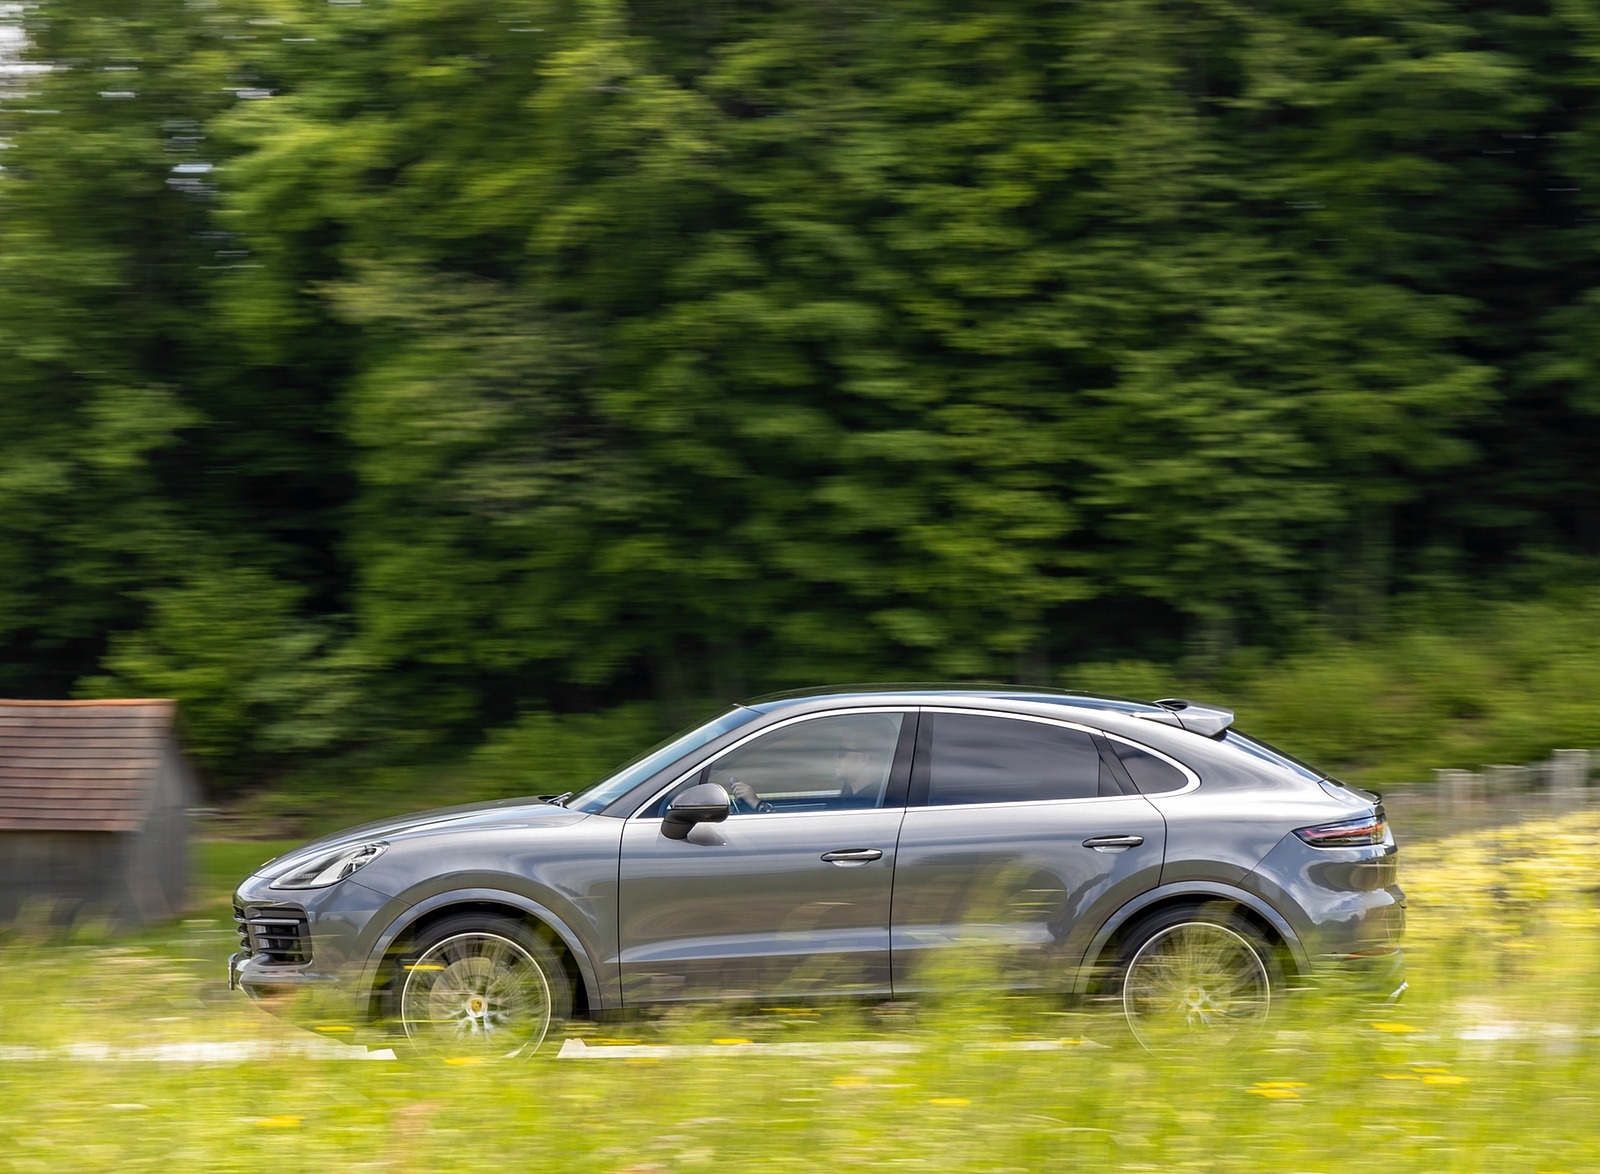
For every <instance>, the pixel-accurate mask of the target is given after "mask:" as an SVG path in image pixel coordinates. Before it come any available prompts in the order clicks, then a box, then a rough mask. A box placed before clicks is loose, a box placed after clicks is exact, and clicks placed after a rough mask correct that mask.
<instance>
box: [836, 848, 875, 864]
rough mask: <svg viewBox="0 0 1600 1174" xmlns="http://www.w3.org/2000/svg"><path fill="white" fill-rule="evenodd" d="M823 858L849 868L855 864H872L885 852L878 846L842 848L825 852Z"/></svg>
mask: <svg viewBox="0 0 1600 1174" xmlns="http://www.w3.org/2000/svg"><path fill="white" fill-rule="evenodd" d="M822 858H823V859H824V860H826V861H827V862H828V863H829V864H837V865H839V866H840V867H841V868H849V867H850V866H851V865H854V864H870V863H871V862H872V861H874V860H882V859H883V852H882V851H881V850H880V849H878V848H840V849H838V850H837V851H834V852H824V853H823V854H822Z"/></svg>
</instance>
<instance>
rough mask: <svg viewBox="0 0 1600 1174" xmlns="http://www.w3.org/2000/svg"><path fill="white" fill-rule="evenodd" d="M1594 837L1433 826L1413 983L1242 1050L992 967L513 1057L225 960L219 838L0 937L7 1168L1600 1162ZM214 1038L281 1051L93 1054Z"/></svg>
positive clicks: (227, 851)
mask: <svg viewBox="0 0 1600 1174" xmlns="http://www.w3.org/2000/svg"><path fill="white" fill-rule="evenodd" d="M1597 843H1600V815H1597V814H1585V815H1582V816H1574V817H1567V818H1565V819H1562V820H1559V821H1551V822H1546V823H1534V824H1525V825H1520V826H1518V827H1516V828H1512V829H1507V830H1504V831H1500V832H1495V833H1484V834H1479V835H1475V836H1470V837H1461V838H1457V839H1455V840H1449V841H1442V842H1436V843H1433V844H1430V845H1426V846H1424V847H1421V848H1417V849H1412V850H1408V851H1407V853H1406V857H1405V861H1406V863H1405V868H1404V872H1403V877H1402V879H1403V882H1404V883H1405V884H1406V887H1407V889H1408V891H1409V892H1410V894H1411V898H1412V902H1411V913H1412V926H1411V938H1410V949H1411V957H1412V967H1411V980H1412V984H1413V989H1412V992H1411V994H1410V996H1409V997H1408V1000H1407V1002H1406V1003H1405V1004H1403V1005H1401V1006H1400V1007H1396V1008H1390V1007H1382V1006H1372V1005H1368V1004H1363V1003H1361V1002H1360V1001H1358V1000H1356V999H1354V998H1353V997H1351V996H1340V995H1338V994H1330V995H1321V996H1303V997H1300V998H1299V999H1298V1000H1297V1001H1296V1005H1295V1006H1293V1007H1292V1008H1290V1009H1289V1011H1288V1012H1287V1013H1286V1014H1285V1015H1284V1016H1283V1017H1282V1019H1281V1020H1280V1022H1279V1024H1278V1026H1277V1028H1276V1030H1275V1031H1273V1032H1271V1033H1270V1034H1269V1035H1268V1036H1267V1037H1265V1038H1263V1039H1262V1040H1261V1041H1260V1042H1259V1043H1258V1044H1256V1045H1255V1046H1253V1047H1250V1048H1248V1049H1245V1050H1240V1051H1234V1052H1230V1053H1228V1054H1224V1055H1216V1054H1192V1055H1168V1056H1161V1057H1152V1056H1149V1055H1146V1054H1144V1053H1142V1052H1140V1051H1138V1050H1137V1049H1135V1048H1133V1047H1132V1046H1130V1045H1128V1044H1126V1043H1124V1042H1123V1040H1122V1038H1121V1035H1120V1032H1119V1030H1118V1028H1117V1025H1116V1023H1115V1021H1114V1020H1112V1019H1110V1018H1108V1017H1106V1016H1104V1015H1102V1014H1099V1013H1063V1012H1061V1011H1060V1010H1059V1009H1058V1008H1054V1007H1052V1006H1050V1005H1044V1004H1040V1003H1038V1002H1034V1001H1025V1000H994V999H985V998H981V997H976V996H974V997H973V998H971V999H970V1000H959V999H958V1000H951V1001H949V1002H946V1003H941V1004H937V1005H928V1006H922V1007H917V1008H914V1009H912V1010H910V1011H909V1012H906V1013H904V1014H897V1015H893V1016H888V1017H885V1016H882V1015H880V1014H874V1013H872V1012H869V1011H865V1010H860V1009H849V1008H841V1009H836V1010H825V1011H823V1012H822V1013H818V1014H806V1013H801V1012H800V1011H798V1010H796V1009H788V1010H784V1009H773V1010H768V1011H765V1012H763V1013H761V1014H759V1015H751V1016H747V1017H741V1018H732V1019H730V1018H726V1017H724V1018H721V1019H706V1018H703V1017H702V1018H692V1017H691V1018H681V1019H670V1018H669V1019H663V1020H657V1021H652V1022H648V1023H644V1024H639V1025H630V1026H629V1027H628V1028H627V1030H628V1031H629V1032H630V1033H631V1034H630V1035H629V1036H628V1037H627V1038H630V1039H635V1040H640V1041H643V1042H647V1043H685V1042H694V1043H699V1044H708V1045H710V1046H711V1048H712V1051H713V1054H711V1055H709V1056H697V1057H693V1058H664V1059H657V1058H655V1057H650V1058H636V1059H630V1060H609V1061H600V1060H593V1061H567V1060H538V1061H534V1062H530V1063H522V1064H514V1065H501V1064H489V1065H473V1064H449V1063H436V1064H432V1065H420V1064H402V1063H395V1062H356V1063H350V1062H338V1061H335V1060H331V1059H327V1058H323V1057H320V1056H313V1055H309V1054H305V1052H304V1050H303V1045H306V1044H307V1043H308V1041H309V1042H310V1043H311V1044H312V1045H313V1046H315V1045H316V1042H317V1041H316V1040H315V1037H313V1036H310V1035H307V1034H306V1033H302V1032H299V1031H296V1030H295V1029H292V1028H289V1027H286V1026H284V1025H282V1024H279V1023H277V1022H275V1021H273V1020H271V1019H270V1018H269V1017H267V1016H264V1015H262V1014H260V1013H259V1012H258V1011H257V1010H256V1009H254V1008H252V1007H250V1006H248V1005H247V1004H245V1003H244V1001H243V1000H242V998H240V997H239V996H237V995H228V994H227V993H226V992H224V991H221V990H220V989H219V985H220V983H219V979H220V975H221V964H222V959H223V957H225V955H226V954H227V952H228V950H229V949H230V948H231V940H232V932H231V926H230V925H229V924H227V918H226V884H227V883H231V881H232V880H233V879H235V878H236V877H237V876H238V875H240V874H241V873H242V872H244V871H247V870H248V869H249V867H250V866H251V865H253V864H255V863H258V862H259V861H260V860H261V859H263V858H264V857H265V856H266V855H268V854H270V850H271V849H270V846H264V845H254V844H252V845H242V846H241V845H211V846H208V847H207V849H206V857H207V861H206V866H205V869H204V875H205V876H206V877H207V878H208V884H209V885H210V886H211V892H210V895H209V897H208V899H207V901H206V903H205V906H204V908H203V910H201V911H198V912H197V914H196V916H195V917H193V918H192V919H191V920H189V921H186V922H185V923H183V924H182V925H180V926H178V927H175V928H174V929H172V930H170V931H168V932H167V933H165V934H163V935H152V936H148V937H145V938H141V939H138V940H135V941H126V940H124V941H119V942H104V941H102V942H95V941H80V942H77V943H72V944H67V945H54V946H41V945H28V944H25V943H20V942H16V941H13V942H11V943H10V944H9V945H8V946H7V947H6V948H5V949H4V951H3V953H0V960H3V965H0V1138H3V1139H4V1144H3V1145H0V1170H19V1171H22V1170H30V1171H31V1170H46V1171H61V1170H72V1171H98V1170H107V1171H111V1170H116V1171H131V1170H160V1171H163V1172H171V1171H191V1170H194V1171H210V1170H218V1171H224V1170H226V1171H234V1170H248V1169H279V1170H292V1171H297V1170H323V1169H329V1168H335V1169H340V1170H396V1171H422V1170H440V1169H448V1170H453V1171H454V1170H464V1171H473V1170H496V1171H500V1170H505V1169H508V1168H522V1169H539V1170H562V1171H566V1170H575V1171H607V1172H618V1174H620V1172H633V1174H644V1172H646V1171H651V1172H654V1171H676V1170H685V1171H688V1170H704V1171H723V1170H745V1169H750V1170H755V1169H764V1170H770V1169H780V1170H786V1169H796V1170H799V1169H806V1170H810V1169H817V1168H833V1169H857V1168H867V1167H869V1166H870V1167H872V1168H876V1169H891V1170H894V1169H930V1170H953V1169H982V1170H984V1171H987V1172H988V1174H998V1172H1000V1171H1007V1170H1015V1171H1035V1170H1052V1169H1058V1168H1062V1169H1065V1168H1071V1167H1073V1166H1075V1165H1078V1164H1082V1163H1093V1164H1094V1168H1095V1169H1103V1170H1129V1171H1134V1170H1144V1171H1154V1170H1161V1171H1167V1170H1206V1171H1234V1170H1238V1171H1246V1170H1270V1171H1273V1172H1275V1174H1286V1172H1307V1171H1326V1172H1330V1174H1331V1172H1335V1171H1338V1172H1345V1171H1366V1170H1372V1171H1384V1172H1385V1174H1393V1172H1395V1171H1492V1172H1495V1174H1500V1172H1513V1171H1529V1172H1533V1171H1557V1170H1566V1171H1578V1170H1594V1169H1600V1112H1597V1109H1600V1091H1597V1088H1600V1039H1597V1037H1596V1036H1595V1035H1594V1032H1595V1030H1596V1029H1597V1027H1600V1024H1597V1017H1596V1009H1597V1007H1600V1001H1597V996H1600V924H1597V923H1600V904H1597V901H1596V885H1597V880H1596V876H1595V872H1596V870H1595V858H1596V846H1597ZM607 1032H608V1034H607V1035H605V1036H601V1035H599V1034H594V1033H592V1034H591V1035H590V1036H589V1042H590V1043H591V1044H595V1043H600V1042H604V1040H606V1039H613V1040H614V1039H616V1038H618V1035H617V1032H618V1029H615V1028H611V1029H607ZM197 1040H204V1041H218V1040H239V1041H249V1042H251V1043H253V1044H254V1045H255V1046H256V1047H257V1048H258V1049H260V1050H262V1052H263V1055H262V1056H261V1057H260V1058H255V1059H250V1060H246V1061H231V1062H218V1063H193V1062H156V1061H149V1060H143V1061H118V1060H103V1059H102V1060H95V1059H91V1058H86V1057H91V1056H93V1054H94V1053H93V1050H92V1045H96V1044H109V1045H113V1046H115V1047H127V1046H133V1047H144V1048H149V1047H152V1046H154V1045H159V1044H181V1043H184V1042H185V1041H197ZM740 1040H755V1041H781V1042H790V1041H828V1040H832V1041H837V1043H838V1046H837V1048H836V1049H833V1050H831V1051H830V1052H829V1054H827V1055H801V1056H796V1055H792V1054H790V1055H777V1056H775V1055H773V1054H770V1053H768V1054H749V1053H746V1052H742V1051H741V1050H740V1048H739V1046H738V1042H737V1041H740ZM1084 1040H1088V1041H1090V1042H1081V1041H1084ZM862 1041H867V1042H869V1043H875V1044H878V1045H882V1044H884V1043H890V1044H899V1045H902V1046H903V1050H901V1051H883V1050H867V1049H863V1048H862V1047H861V1046H860V1044H861V1042H862ZM74 1047H75V1048H76V1049H77V1054H76V1057H75V1056H74V1053H73V1052H72V1049H73V1048H74ZM273 1048H276V1049H278V1051H277V1053H276V1054H267V1053H269V1052H270V1049H273ZM296 1048H300V1049H302V1050H301V1051H299V1052H297V1051H295V1050H293V1049H296ZM146 1054H149V1053H146Z"/></svg>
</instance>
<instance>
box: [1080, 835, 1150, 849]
mask: <svg viewBox="0 0 1600 1174" xmlns="http://www.w3.org/2000/svg"><path fill="white" fill-rule="evenodd" d="M1142 843H1144V837H1143V836H1090V837H1089V838H1088V839H1087V840H1085V841H1084V842H1083V846H1084V847H1085V848H1093V849H1094V850H1095V851H1096V852H1122V851H1126V850H1127V849H1129V848H1137V847H1138V846H1139V845H1140V844H1142Z"/></svg>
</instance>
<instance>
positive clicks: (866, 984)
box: [618, 711, 914, 1006]
mask: <svg viewBox="0 0 1600 1174" xmlns="http://www.w3.org/2000/svg"><path fill="white" fill-rule="evenodd" d="M849 716H850V715H838V714H834V715H828V716H826V717H818V718H811V719H803V720H805V721H806V722H807V726H806V728H805V729H802V730H799V731H798V733H797V731H796V728H795V727H797V726H798V725H799V723H790V724H786V725H785V726H784V727H782V728H780V729H779V730H777V731H767V732H765V733H763V734H760V735H757V736H756V738H755V739H752V740H751V742H750V743H749V744H748V745H747V744H743V743H742V744H740V746H737V747H735V748H734V749H733V750H730V751H729V752H728V753H726V754H724V755H723V756H722V758H721V759H719V760H718V762H716V763H713V764H711V765H710V766H708V767H706V768H705V769H703V770H701V771H697V772H695V773H694V774H692V775H690V776H688V777H686V778H685V779H684V780H682V785H688V784H691V783H694V782H697V781H700V780H707V781H714V782H718V783H721V784H723V785H727V784H728V782H729V779H728V777H726V776H728V775H729V774H731V773H733V772H735V771H737V772H740V775H739V777H740V778H741V779H742V780H744V781H747V782H750V783H751V785H752V786H753V787H754V788H755V790H756V791H757V793H759V794H760V795H761V796H762V797H763V798H764V799H765V798H766V797H768V796H771V797H772V799H771V802H773V803H774V804H775V805H776V809H775V810H771V811H767V812H764V813H749V814H734V815H730V816H729V818H728V819H727V820H726V821H725V822H722V823H703V824H699V825H696V826H695V827H694V828H693V829H692V830H691V831H690V832H689V834H688V836H686V837H685V838H682V839H674V838H671V837H669V836H666V835H664V834H663V833H662V821H661V819H660V817H659V807H660V805H659V804H657V805H656V806H655V807H653V808H651V809H647V810H646V811H645V812H643V813H641V814H639V815H636V816H634V817H633V818H631V819H629V820H628V823H627V826H626V828H625V829H624V831H623V836H622V858H621V869H620V874H619V891H618V903H619V909H618V914H619V916H618V930H619V942H618V947H619V949H618V962H619V964H620V970H621V979H622V991H623V1002H624V1004H625V1005H630V1006H633V1005H638V1004H640V1003H645V1002H657V1001H662V1000H676V999H683V998H689V997H706V996H708V995H710V996H713V997H715V996H718V995H721V996H729V997H737V996H739V995H746V994H760V995H766V996H770V995H780V994H781V995H787V996H791V997H804V996H807V995H822V994H839V993H860V994H872V995H888V994H889V993H890V975H889V897H890V888H891V882H892V879H893V875H894V871H893V870H894V861H895V843H896V839H897V837H898V835H899V831H900V821H901V819H902V818H903V817H904V814H905V808H904V802H905V800H904V795H905V786H906V780H907V778H908V776H909V771H910V759H911V748H912V742H913V729H914V723H912V722H909V721H905V720H904V719H905V715H903V714H901V713H885V712H883V711H877V712H875V713H874V714H873V715H872V716H873V717H874V718H875V719H876V721H877V723H878V724H877V726H876V727H871V726H870V723H869V728H868V729H867V731H866V733H867V734H869V735H870V736H874V737H878V736H880V735H881V741H882V748H881V751H880V753H881V755H882V759H883V763H884V766H883V769H884V775H883V780H882V782H883V785H881V786H878V787H876V788H874V789H873V791H872V797H871V800H870V801H872V802H874V803H876V804H877V805H876V806H872V807H865V806H859V805H855V806H848V807H840V808H839V809H830V808H829V807H828V804H829V802H830V795H829V793H828V792H829V790H830V786H831V783H832V780H833V778H834V769H835V768H834V760H835V757H840V758H841V759H843V758H844V757H845V756H850V757H851V759H852V760H853V759H859V758H860V757H861V753H860V750H859V743H858V741H857V740H855V739H854V738H852V741H851V742H850V745H849V748H848V749H847V750H845V751H844V752H843V753H842V754H840V753H839V752H836V751H835V750H833V749H830V746H831V745H832V743H833V742H835V741H837V740H838V739H837V737H836V735H840V734H843V733H851V734H852V735H859V734H861V733H862V732H863V731H862V729H861V723H860V722H857V723H855V724H854V725H853V726H852V725H851V724H850V723H848V722H843V721H841V720H839V719H840V718H841V717H849ZM890 719H892V720H890ZM830 722H831V723H833V724H832V725H829V724H827V723H830ZM759 739H767V740H768V741H767V742H766V743H765V745H764V746H763V745H760V744H758V740H759ZM730 763H731V764H732V766H731V767H730V766H729V764H730ZM794 776H801V777H809V778H811V779H812V780H813V783H812V784H811V787H810V789H809V790H808V789H807V788H806V787H805V786H803V785H801V783H797V782H795V781H794ZM856 802H857V803H859V802H861V800H859V799H858V800H856Z"/></svg>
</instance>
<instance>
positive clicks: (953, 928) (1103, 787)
mask: <svg viewBox="0 0 1600 1174" xmlns="http://www.w3.org/2000/svg"><path fill="white" fill-rule="evenodd" d="M1165 836H1166V825H1165V822H1164V821H1163V819H1162V817H1161V814H1160V813H1159V812H1158V811H1157V810H1156V809H1155V808H1154V807H1153V806H1152V805H1151V804H1150V803H1149V802H1148V801H1147V800H1145V799H1144V798H1143V797H1142V796H1139V795H1130V794H1124V793H1123V790H1122V787H1121V784H1120V782H1119V779H1118V776H1117V775H1116V774H1115V773H1114V772H1113V770H1112V769H1111V767H1110V765H1109V764H1108V763H1106V762H1104V761H1103V760H1102V758H1101V755H1100V749H1099V744H1098V742H1097V741H1096V739H1095V737H1094V735H1093V734H1092V733H1091V732H1090V731H1088V730H1086V729H1084V728H1082V727H1077V726H1072V725H1069V724H1066V723H1058V722H1051V721H1047V720H1043V719H1028V718H1021V717H1011V716H1006V717H1002V716H999V715H994V714H978V713H973V712H961V711H955V710H950V711H946V710H931V709H930V710H926V711H924V712H923V713H922V716H921V721H920V733H919V736H918V739H917V749H916V763H915V766H914V768H913V772H912V784H911V806H910V808H909V809H908V810H907V812H906V818H905V821H904V823H903V825H902V827H901V832H900V844H899V853H898V856H897V859H896V872H895V887H894V908H893V912H892V918H891V936H892V950H893V965H892V972H893V983H894V989H895V992H896V993H897V994H902V993H908V992H911V991H916V990H923V989H928V988H929V987H933V986H940V985H945V984H946V983H961V984H966V983H970V982H972V981H974V979H977V980H978V981H982V982H983V983H985V984H992V985H995V986H1002V987H1013V988H1016V987H1044V988H1050V987H1057V986H1060V987H1065V986H1067V985H1069V984H1070V982H1071V979H1072V975H1073V972H1074V970H1075V969H1076V967H1077V965H1078V963H1079V962H1080V961H1081V959H1082V957H1083V954H1084V951H1085V949H1086V948H1087V946H1088V941H1089V938H1090V937H1091V936H1092V934H1093V933H1094V931H1095V930H1097V929H1098V928H1099V926H1100V924H1101V923H1102V922H1103V921H1104V919H1105V918H1106V917H1107V916H1108V915H1109V914H1110V913H1111V911H1113V910H1114V909H1116V908H1117V907H1119V906H1120V905H1122V904H1123V903H1124V902H1125V901H1127V900H1129V899H1130V898H1131V897H1133V896H1135V895H1136V894H1138V893H1140V892H1143V891H1145V890H1147V889H1150V888H1154V887H1155V886H1156V885H1157V884H1158V883H1159V881H1160V874H1161V862H1162V854H1163V848H1164V841H1165ZM968 966H984V967H995V968H998V969H999V971H1000V972H999V973H998V974H996V973H992V972H991V973H984V974H982V975H973V974H972V973H970V971H964V970H963V967H968Z"/></svg>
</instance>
